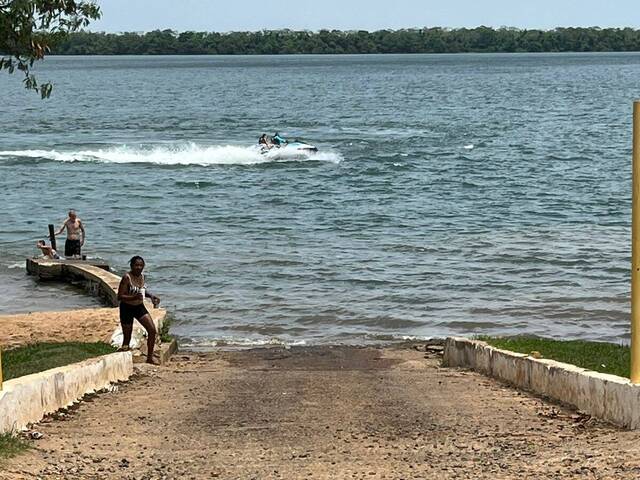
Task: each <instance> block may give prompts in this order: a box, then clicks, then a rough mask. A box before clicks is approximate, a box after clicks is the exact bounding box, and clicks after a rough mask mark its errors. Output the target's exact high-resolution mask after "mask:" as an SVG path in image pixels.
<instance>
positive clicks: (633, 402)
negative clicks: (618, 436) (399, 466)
mask: <svg viewBox="0 0 640 480" xmlns="http://www.w3.org/2000/svg"><path fill="white" fill-rule="evenodd" d="M443 366H445V367H464V368H470V369H472V370H475V371H477V372H480V373H483V374H485V375H488V376H490V377H494V378H497V379H499V380H503V381H505V382H507V383H510V384H512V385H514V386H516V387H518V388H521V389H523V390H528V391H531V392H534V393H537V394H539V395H544V396H547V397H550V398H553V399H555V400H558V401H560V402H562V403H566V404H569V405H572V406H574V407H576V408H578V409H580V410H582V411H583V412H585V413H588V414H589V415H592V416H594V417H597V418H600V419H603V420H606V421H609V422H611V423H614V424H616V425H619V426H621V427H624V428H629V429H639V428H640V385H634V384H632V383H631V382H630V380H629V379H627V378H623V377H618V376H615V375H607V374H604V373H598V372H593V371H591V370H585V369H584V368H580V367H576V366H575V365H569V364H567V363H562V362H556V361H554V360H546V359H536V358H533V357H530V356H528V355H524V354H520V353H514V352H510V351H507V350H500V349H497V348H494V347H491V346H489V345H488V344H487V343H485V342H480V341H477V340H468V339H466V338H448V339H447V341H446V343H445V349H444V359H443Z"/></svg>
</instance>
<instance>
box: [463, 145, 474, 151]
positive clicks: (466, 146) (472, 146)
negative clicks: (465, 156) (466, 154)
mask: <svg viewBox="0 0 640 480" xmlns="http://www.w3.org/2000/svg"><path fill="white" fill-rule="evenodd" d="M462 148H464V149H465V150H473V149H474V148H475V145H474V144H473V143H470V144H469V145H465V146H464V147H462Z"/></svg>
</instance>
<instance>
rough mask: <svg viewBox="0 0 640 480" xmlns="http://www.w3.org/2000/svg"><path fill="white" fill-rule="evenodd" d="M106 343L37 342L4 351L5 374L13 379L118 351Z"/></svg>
mask: <svg viewBox="0 0 640 480" xmlns="http://www.w3.org/2000/svg"><path fill="white" fill-rule="evenodd" d="M115 351H116V349H115V348H113V347H112V346H111V345H108V344H106V343H101V342H97V343H79V342H64V343H36V344H33V345H26V346H23V347H18V348H14V349H12V350H3V351H2V374H3V379H4V380H10V379H12V378H16V377H22V376H24V375H30V374H32V373H37V372H43V371H45V370H49V369H50V368H56V367H62V366H64V365H69V364H71V363H76V362H80V361H82V360H87V359H89V358H94V357H99V356H101V355H106V354H108V353H113V352H115Z"/></svg>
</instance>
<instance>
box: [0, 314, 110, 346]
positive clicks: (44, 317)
mask: <svg viewBox="0 0 640 480" xmlns="http://www.w3.org/2000/svg"><path fill="white" fill-rule="evenodd" d="M118 325H120V320H119V317H118V309H117V308H87V309H80V310H65V311H59V312H33V313H25V314H17V315H2V316H0V347H2V348H11V347H15V346H17V345H24V344H27V343H34V342H67V341H77V342H100V341H102V342H107V341H109V339H110V338H111V335H112V333H113V331H114V329H115V328H116V327H117V326H118Z"/></svg>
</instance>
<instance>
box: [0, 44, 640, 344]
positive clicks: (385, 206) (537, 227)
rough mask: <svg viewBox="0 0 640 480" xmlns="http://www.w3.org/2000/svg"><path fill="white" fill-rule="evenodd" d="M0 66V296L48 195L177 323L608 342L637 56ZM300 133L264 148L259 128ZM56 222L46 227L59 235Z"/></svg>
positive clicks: (55, 300)
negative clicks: (29, 82) (34, 89)
mask: <svg viewBox="0 0 640 480" xmlns="http://www.w3.org/2000/svg"><path fill="white" fill-rule="evenodd" d="M36 73H37V74H38V76H39V79H40V80H52V81H53V82H54V84H55V89H54V92H53V96H52V98H51V99H50V100H48V101H42V100H40V99H39V98H38V97H37V96H36V95H35V94H32V93H29V92H26V91H24V90H23V88H22V86H21V84H20V78H19V77H18V76H17V75H13V76H8V75H6V74H5V75H1V76H0V92H2V108H1V109H0V131H1V132H2V135H0V186H1V187H2V188H0V200H1V204H2V210H1V213H0V219H1V220H2V229H1V230H0V253H1V259H0V292H2V293H1V294H0V312H2V313H10V312H22V311H31V310H43V309H48V308H55V309H59V308H70V307H73V306H75V305H86V304H87V302H88V301H87V300H85V299H81V298H79V296H78V295H77V292H76V291H75V290H73V289H68V288H58V287H57V286H50V285H49V286H48V285H37V284H36V283H35V282H33V281H32V280H31V279H30V278H28V277H26V276H25V272H24V268H23V265H24V258H25V257H26V256H30V255H34V254H35V253H36V252H35V249H34V248H33V245H34V243H35V241H36V240H37V239H38V238H43V237H44V236H45V235H46V231H47V230H46V227H47V224H49V223H56V224H60V223H61V222H62V221H63V219H64V217H65V215H66V211H67V210H68V209H69V208H75V209H76V210H77V211H78V214H79V216H80V217H81V218H82V219H83V220H84V222H85V225H86V228H87V233H88V241H87V244H86V248H85V252H86V253H87V254H88V255H89V256H95V257H101V258H104V259H106V260H108V261H109V262H110V264H111V265H113V268H114V269H115V270H116V271H117V272H119V273H121V272H123V271H124V270H125V268H126V266H127V261H128V259H129V258H130V257H131V256H132V255H134V254H140V255H142V256H144V257H145V259H146V261H147V273H148V281H149V284H150V289H151V290H152V291H153V290H155V291H156V293H157V294H159V295H161V296H162V297H163V302H164V304H165V306H167V307H168V308H169V309H170V310H171V311H172V313H173V314H174V316H175V318H176V321H175V325H174V332H175V333H176V334H177V335H178V336H180V337H181V340H182V344H183V345H186V346H197V347H201V348H206V347H208V346H213V345H217V344H224V343H227V344H234V345H235V344H239V345H244V344H262V343H288V344H303V343H306V344H313V343H328V342H334V343H368V342H381V341H387V340H392V339H402V338H406V337H428V336H434V335H449V334H460V335H473V334H503V335H515V334H535V335H543V336H550V337H562V338H584V339H594V340H608V341H622V342H624V341H627V339H628V336H629V335H628V331H629V318H628V317H629V315H628V311H629V305H628V301H629V298H628V297H629V262H630V259H629V257H630V195H631V194H630V191H631V188H630V181H631V180H630V175H631V168H630V162H631V152H630V145H631V107H632V101H633V99H634V98H635V97H636V96H638V78H640V55H639V54H510V55H488V54H484V55H397V56H396V55H384V56H378V55H371V56H277V57H270V56H266V57H218V56H211V57H50V58H48V59H47V60H46V61H45V62H44V63H42V64H40V65H39V66H38V67H37V68H36ZM274 131H279V132H280V133H281V134H283V135H285V136H289V137H291V138H302V139H304V140H306V141H308V142H310V143H313V144H315V145H316V146H318V148H319V152H318V153H317V154H313V155H307V156H302V157H291V158H269V157H265V156H262V155H261V154H260V153H259V152H258V151H257V150H256V149H255V147H254V144H255V143H256V140H257V138H258V136H259V135H260V134H261V133H273V132H274ZM61 243H62V242H61Z"/></svg>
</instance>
